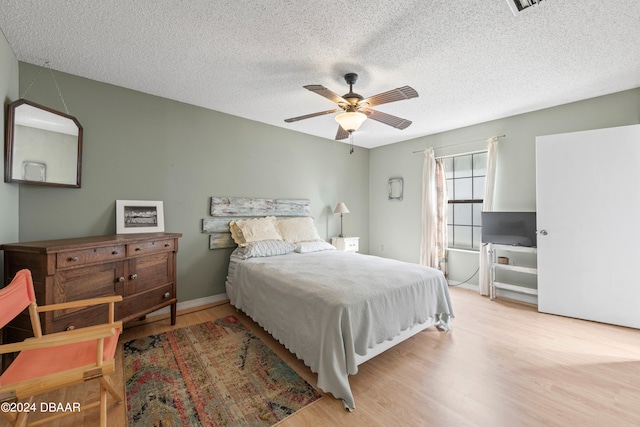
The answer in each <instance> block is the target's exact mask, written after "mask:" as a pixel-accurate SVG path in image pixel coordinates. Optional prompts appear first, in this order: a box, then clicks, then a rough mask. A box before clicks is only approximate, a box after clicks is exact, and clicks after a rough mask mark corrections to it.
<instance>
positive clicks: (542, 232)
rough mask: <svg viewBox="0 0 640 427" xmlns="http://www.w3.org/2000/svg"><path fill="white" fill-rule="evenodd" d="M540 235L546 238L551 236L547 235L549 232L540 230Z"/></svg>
mask: <svg viewBox="0 0 640 427" xmlns="http://www.w3.org/2000/svg"><path fill="white" fill-rule="evenodd" d="M539 233H540V234H542V235H543V236H546V235H547V234H549V233H547V230H540V231H539Z"/></svg>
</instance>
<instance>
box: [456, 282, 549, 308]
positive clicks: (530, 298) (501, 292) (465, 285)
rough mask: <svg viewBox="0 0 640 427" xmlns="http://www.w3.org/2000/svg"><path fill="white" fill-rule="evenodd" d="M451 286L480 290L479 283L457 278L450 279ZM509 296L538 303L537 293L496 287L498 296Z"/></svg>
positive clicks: (517, 299)
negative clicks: (524, 292) (532, 293)
mask: <svg viewBox="0 0 640 427" xmlns="http://www.w3.org/2000/svg"><path fill="white" fill-rule="evenodd" d="M448 283H449V286H458V287H460V288H463V289H471V290H472V291H476V292H478V285H474V284H470V283H463V284H460V282H458V281H455V280H448ZM500 297H503V298H508V299H511V300H514V301H520V302H525V303H527V304H533V305H535V306H537V305H538V297H537V296H536V295H529V294H521V293H520V292H513V291H510V290H507V289H496V298H500Z"/></svg>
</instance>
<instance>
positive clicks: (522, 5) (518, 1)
mask: <svg viewBox="0 0 640 427" xmlns="http://www.w3.org/2000/svg"><path fill="white" fill-rule="evenodd" d="M541 1H542V0H507V4H508V5H509V9H511V12H513V14H514V15H516V16H517V15H518V14H519V13H520V12H522V11H524V10H526V9H527V8H529V7H531V6H533V5H536V4H539V3H540V2H541Z"/></svg>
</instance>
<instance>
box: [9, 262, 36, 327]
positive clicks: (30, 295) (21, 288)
mask: <svg viewBox="0 0 640 427" xmlns="http://www.w3.org/2000/svg"><path fill="white" fill-rule="evenodd" d="M35 301H36V294H35V292H34V291H33V280H32V278H31V272H30V271H29V270H20V271H18V272H17V273H16V276H15V277H14V278H13V280H12V281H11V283H9V284H8V285H7V286H5V287H4V288H2V289H0V328H3V327H4V326H5V325H6V324H7V323H9V322H10V321H11V320H13V318H14V317H16V316H17V315H18V314H20V313H21V312H22V311H23V310H24V309H25V308H27V307H28V306H29V304H31V303H33V302H35Z"/></svg>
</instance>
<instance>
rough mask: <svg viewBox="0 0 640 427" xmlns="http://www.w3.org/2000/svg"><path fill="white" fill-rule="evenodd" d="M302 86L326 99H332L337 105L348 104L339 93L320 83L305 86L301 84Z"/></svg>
mask: <svg viewBox="0 0 640 427" xmlns="http://www.w3.org/2000/svg"><path fill="white" fill-rule="evenodd" d="M302 87H303V88H305V89H307V90H310V91H311V92H315V93H317V94H318V95H320V96H324V97H325V98H327V99H328V100H330V101H333V102H335V103H336V104H338V105H340V104H349V102H348V101H347V100H346V99H344V98H343V97H341V96H340V95H338V94H337V93H335V92H334V91H332V90H329V89H327V88H326V87H324V86H322V85H307V86H302Z"/></svg>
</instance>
